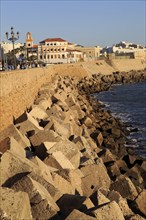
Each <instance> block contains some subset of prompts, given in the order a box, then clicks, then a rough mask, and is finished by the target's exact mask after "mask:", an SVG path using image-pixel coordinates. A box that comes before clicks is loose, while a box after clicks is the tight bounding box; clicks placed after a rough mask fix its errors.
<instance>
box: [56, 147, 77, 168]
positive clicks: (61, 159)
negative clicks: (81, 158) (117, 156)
mask: <svg viewBox="0 0 146 220" xmlns="http://www.w3.org/2000/svg"><path fill="white" fill-rule="evenodd" d="M52 156H53V157H54V158H55V160H56V161H57V162H58V163H59V165H60V166H61V167H62V169H75V167H74V166H73V164H72V163H71V162H70V160H68V159H67V157H66V156H65V155H64V154H63V153H62V152H61V151H56V152H53V153H52Z"/></svg>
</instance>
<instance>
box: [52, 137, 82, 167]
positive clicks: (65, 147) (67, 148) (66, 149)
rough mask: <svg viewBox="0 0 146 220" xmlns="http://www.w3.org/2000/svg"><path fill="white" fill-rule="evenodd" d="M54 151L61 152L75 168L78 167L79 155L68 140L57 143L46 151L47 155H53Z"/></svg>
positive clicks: (74, 146) (75, 147)
mask: <svg viewBox="0 0 146 220" xmlns="http://www.w3.org/2000/svg"><path fill="white" fill-rule="evenodd" d="M56 151H61V152H62V153H63V154H64V155H65V156H66V157H67V158H68V160H70V162H71V163H72V165H73V166H74V167H75V168H78V167H79V164H80V155H81V154H80V151H79V150H78V148H77V146H76V145H75V144H74V143H72V142H71V141H69V140H66V141H59V142H58V143H57V144H55V145H54V146H53V147H52V148H51V149H50V150H48V153H49V154H53V153H54V152H56Z"/></svg>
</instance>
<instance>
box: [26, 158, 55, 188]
mask: <svg viewBox="0 0 146 220" xmlns="http://www.w3.org/2000/svg"><path fill="white" fill-rule="evenodd" d="M30 161H31V162H33V163H34V164H36V165H37V166H38V167H39V168H40V169H41V172H42V173H43V174H44V176H45V177H46V178H45V179H46V180H47V182H49V183H51V184H53V179H52V175H51V171H54V170H52V169H51V167H49V166H47V165H46V164H45V163H43V162H42V161H41V160H40V159H39V158H38V157H37V156H34V157H31V158H30Z"/></svg>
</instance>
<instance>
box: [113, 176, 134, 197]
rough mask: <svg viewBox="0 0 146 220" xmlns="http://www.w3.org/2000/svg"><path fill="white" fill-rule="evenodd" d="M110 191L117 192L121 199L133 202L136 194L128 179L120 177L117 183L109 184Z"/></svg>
mask: <svg viewBox="0 0 146 220" xmlns="http://www.w3.org/2000/svg"><path fill="white" fill-rule="evenodd" d="M111 189H113V190H115V191H118V192H119V193H120V195H121V196H122V197H123V198H127V199H130V200H134V199H135V198H136V197H137V195H138V193H137V190H136V188H135V186H134V184H133V183H132V182H131V180H130V179H129V178H128V177H124V176H120V177H119V179H118V180H117V181H115V182H114V183H112V184H111Z"/></svg>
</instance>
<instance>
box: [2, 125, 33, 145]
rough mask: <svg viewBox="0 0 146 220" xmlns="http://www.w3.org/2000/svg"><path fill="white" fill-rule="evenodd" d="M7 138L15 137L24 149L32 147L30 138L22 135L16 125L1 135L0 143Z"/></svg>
mask: <svg viewBox="0 0 146 220" xmlns="http://www.w3.org/2000/svg"><path fill="white" fill-rule="evenodd" d="M7 137H13V138H14V139H15V140H16V141H17V142H18V143H19V144H20V145H21V146H22V147H23V148H26V147H30V142H29V140H28V138H26V136H24V135H22V134H21V133H20V131H19V130H18V129H17V128H16V127H15V126H14V125H10V126H9V127H8V128H6V129H5V130H3V131H2V132H1V133H0V141H2V140H3V139H5V138H7Z"/></svg>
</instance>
